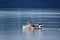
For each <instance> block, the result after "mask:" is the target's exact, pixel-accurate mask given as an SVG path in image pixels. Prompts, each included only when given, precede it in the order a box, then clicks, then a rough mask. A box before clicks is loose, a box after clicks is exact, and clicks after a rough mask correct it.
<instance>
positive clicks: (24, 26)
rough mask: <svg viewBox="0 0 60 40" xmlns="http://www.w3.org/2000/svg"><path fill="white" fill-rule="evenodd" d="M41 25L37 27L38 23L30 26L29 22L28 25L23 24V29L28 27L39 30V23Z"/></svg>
mask: <svg viewBox="0 0 60 40" xmlns="http://www.w3.org/2000/svg"><path fill="white" fill-rule="evenodd" d="M40 26H41V27H39V25H34V26H31V25H30V24H28V25H23V30H24V29H28V30H39V29H42V27H43V26H42V25H40Z"/></svg>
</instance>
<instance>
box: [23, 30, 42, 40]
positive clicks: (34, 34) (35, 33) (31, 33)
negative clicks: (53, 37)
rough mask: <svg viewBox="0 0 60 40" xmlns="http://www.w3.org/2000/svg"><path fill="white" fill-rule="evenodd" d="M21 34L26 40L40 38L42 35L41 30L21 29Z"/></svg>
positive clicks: (38, 39)
mask: <svg viewBox="0 0 60 40" xmlns="http://www.w3.org/2000/svg"><path fill="white" fill-rule="evenodd" d="M23 35H24V36H25V38H26V39H27V40H40V39H41V37H42V30H40V29H38V30H28V29H25V30H23Z"/></svg>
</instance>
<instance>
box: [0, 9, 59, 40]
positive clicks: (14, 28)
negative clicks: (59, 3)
mask: <svg viewBox="0 0 60 40" xmlns="http://www.w3.org/2000/svg"><path fill="white" fill-rule="evenodd" d="M26 13H27V11H26V12H25V11H20V12H18V11H0V40H60V30H43V31H40V30H33V31H28V30H22V25H24V24H26V23H28V22H30V23H32V20H33V24H39V23H42V24H43V25H44V27H43V28H48V29H49V28H55V29H57V28H60V13H58V12H57V13H55V12H48V13H44V12H42V13H41V12H35V11H34V12H33V11H31V10H30V11H28V13H31V14H26ZM32 13H35V14H32ZM37 13H40V14H37Z"/></svg>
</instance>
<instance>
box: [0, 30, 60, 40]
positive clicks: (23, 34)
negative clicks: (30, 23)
mask: <svg viewBox="0 0 60 40" xmlns="http://www.w3.org/2000/svg"><path fill="white" fill-rule="evenodd" d="M0 40H60V30H43V31H40V30H34V31H28V30H27V31H20V30H11V31H0Z"/></svg>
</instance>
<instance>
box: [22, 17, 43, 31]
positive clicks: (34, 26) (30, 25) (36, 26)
mask: <svg viewBox="0 0 60 40" xmlns="http://www.w3.org/2000/svg"><path fill="white" fill-rule="evenodd" d="M33 20H34V19H33V18H32V20H31V22H32V23H27V24H26V25H23V30H24V29H28V30H35V29H42V28H43V25H42V24H41V23H40V24H34V23H33Z"/></svg>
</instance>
